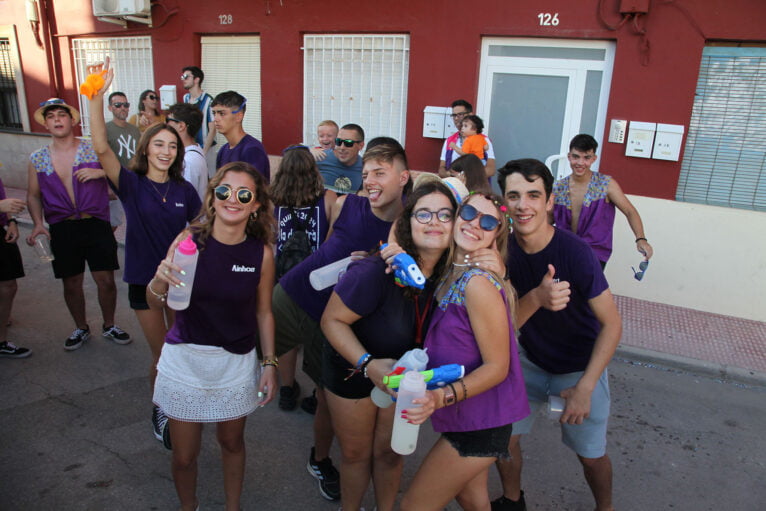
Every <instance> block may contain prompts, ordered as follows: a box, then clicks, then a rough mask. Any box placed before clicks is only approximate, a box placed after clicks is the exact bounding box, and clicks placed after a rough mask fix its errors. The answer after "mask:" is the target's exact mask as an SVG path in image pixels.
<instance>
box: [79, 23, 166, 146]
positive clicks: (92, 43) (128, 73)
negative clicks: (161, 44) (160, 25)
mask: <svg viewBox="0 0 766 511" xmlns="http://www.w3.org/2000/svg"><path fill="white" fill-rule="evenodd" d="M72 56H73V58H74V65H75V73H76V77H77V86H78V87H79V86H80V84H81V83H82V82H83V81H84V80H85V78H87V76H88V71H87V69H86V68H87V66H89V65H92V64H95V63H97V62H102V61H103V60H104V59H105V58H106V57H107V56H109V59H110V61H111V64H110V65H111V67H112V68H114V81H113V82H112V85H111V86H110V87H109V90H108V91H106V92H107V93H106V97H109V94H111V93H112V92H114V91H120V92H124V93H125V94H126V95H127V98H128V102H129V103H130V112H129V115H133V114H136V113H138V98H139V96H140V95H141V93H142V92H143V91H145V90H149V89H151V90H153V91H155V92H157V89H155V87H154V63H153V59H152V38H151V37H150V36H134V37H102V38H82V39H80V38H77V39H72ZM78 98H79V101H80V114H81V117H82V121H81V123H82V133H83V135H85V136H89V135H90V113H89V112H90V108H89V103H88V99H87V98H86V97H85V96H82V95H78ZM107 106H108V105H107V102H106V101H104V116H105V118H106V120H107V122H108V121H110V120H111V119H112V114H111V113H110V112H109V111H108V110H107Z"/></svg>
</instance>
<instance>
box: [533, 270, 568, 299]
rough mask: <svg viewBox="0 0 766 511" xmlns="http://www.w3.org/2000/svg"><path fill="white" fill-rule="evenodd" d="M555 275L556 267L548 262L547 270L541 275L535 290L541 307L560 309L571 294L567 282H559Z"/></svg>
mask: <svg viewBox="0 0 766 511" xmlns="http://www.w3.org/2000/svg"><path fill="white" fill-rule="evenodd" d="M555 275H556V268H554V266H553V265H552V264H549V265H548V272H547V273H546V274H545V275H544V276H543V280H542V281H541V282H540V285H539V286H537V289H536V292H537V298H538V300H539V302H540V306H541V307H543V308H545V309H548V310H551V311H560V310H562V309H564V308H565V307H566V306H567V304H568V303H569V295H570V294H572V291H571V289H569V282H567V281H563V282H560V281H559V279H557V278H556V277H555Z"/></svg>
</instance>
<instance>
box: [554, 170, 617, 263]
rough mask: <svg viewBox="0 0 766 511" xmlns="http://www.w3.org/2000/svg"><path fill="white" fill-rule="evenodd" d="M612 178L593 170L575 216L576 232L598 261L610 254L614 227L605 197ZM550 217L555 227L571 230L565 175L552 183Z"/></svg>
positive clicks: (611, 208) (569, 201)
mask: <svg viewBox="0 0 766 511" xmlns="http://www.w3.org/2000/svg"><path fill="white" fill-rule="evenodd" d="M611 179H612V178H611V177H609V176H607V175H605V174H602V173H600V172H594V173H593V175H592V176H591V178H590V182H589V183H588V190H587V191H586V192H585V197H584V198H583V202H582V209H581V210H580V218H579V219H578V220H577V235H578V236H579V237H580V238H582V239H583V240H584V241H585V242H586V243H587V244H588V245H590V247H591V248H592V249H593V252H594V253H595V254H596V257H597V258H598V260H599V261H601V262H602V263H605V262H607V261H608V260H609V256H611V255H612V231H613V229H614V203H612V202H608V201H607V193H608V189H609V181H610V180H611ZM553 195H554V203H553V220H554V221H555V222H556V227H558V228H559V229H563V230H565V231H569V232H572V199H571V197H570V195H569V176H567V177H565V178H562V179H559V180H558V181H556V183H555V184H554V185H553Z"/></svg>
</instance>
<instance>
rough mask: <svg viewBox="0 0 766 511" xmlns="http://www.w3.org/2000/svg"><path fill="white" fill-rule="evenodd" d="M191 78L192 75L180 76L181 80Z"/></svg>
mask: <svg viewBox="0 0 766 511" xmlns="http://www.w3.org/2000/svg"><path fill="white" fill-rule="evenodd" d="M191 76H192V75H191V74H189V73H184V74H182V75H181V80H187V79H189V78H191Z"/></svg>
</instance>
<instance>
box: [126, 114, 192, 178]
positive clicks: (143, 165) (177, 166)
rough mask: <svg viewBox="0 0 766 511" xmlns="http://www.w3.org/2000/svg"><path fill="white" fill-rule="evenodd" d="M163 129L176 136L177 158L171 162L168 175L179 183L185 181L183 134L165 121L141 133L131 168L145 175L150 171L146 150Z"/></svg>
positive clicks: (140, 174) (131, 161)
mask: <svg viewBox="0 0 766 511" xmlns="http://www.w3.org/2000/svg"><path fill="white" fill-rule="evenodd" d="M162 130H165V131H169V132H170V133H172V134H173V136H174V137H176V159H175V160H173V163H171V164H170V168H169V169H168V176H169V177H170V179H172V180H173V181H175V182H177V183H183V182H184V143H183V140H181V135H179V134H178V132H177V131H176V130H174V129H173V127H172V126H170V125H169V124H165V123H161V122H160V123H157V124H152V125H151V126H149V127H148V128H146V131H144V133H143V134H142V135H141V138H140V139H139V141H138V145H137V146H136V154H135V156H133V158H132V159H131V160H130V170H132V171H133V172H135V173H136V174H138V175H139V176H145V175H146V174H147V173H148V172H149V158H148V157H147V156H146V151H147V150H148V149H149V144H150V143H151V141H152V139H153V138H154V137H155V136H156V135H157V134H158V133H159V132H160V131H162Z"/></svg>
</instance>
